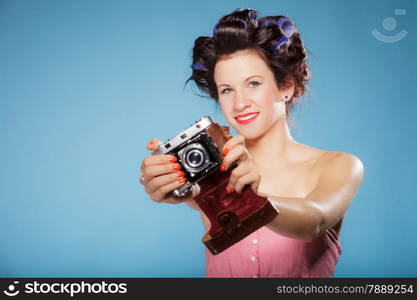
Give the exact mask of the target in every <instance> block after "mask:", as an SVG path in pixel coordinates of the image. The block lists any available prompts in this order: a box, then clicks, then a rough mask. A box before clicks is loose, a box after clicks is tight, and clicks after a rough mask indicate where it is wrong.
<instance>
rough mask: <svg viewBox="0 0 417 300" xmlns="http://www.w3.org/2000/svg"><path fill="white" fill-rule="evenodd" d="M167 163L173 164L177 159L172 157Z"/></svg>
mask: <svg viewBox="0 0 417 300" xmlns="http://www.w3.org/2000/svg"><path fill="white" fill-rule="evenodd" d="M169 161H170V162H173V163H174V162H177V161H178V159H177V158H176V157H175V156H173V157H171V158H170V159H169Z"/></svg>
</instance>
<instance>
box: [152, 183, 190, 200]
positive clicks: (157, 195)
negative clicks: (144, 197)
mask: <svg viewBox="0 0 417 300" xmlns="http://www.w3.org/2000/svg"><path fill="white" fill-rule="evenodd" d="M185 182H187V180H186V179H185V178H184V180H180V179H179V180H176V181H174V182H171V183H169V184H167V185H164V186H161V187H160V188H159V189H157V190H156V191H155V192H154V193H152V194H151V195H152V196H151V197H152V199H153V200H154V201H157V202H162V201H163V200H164V198H165V197H166V196H167V194H168V193H170V192H172V191H173V190H175V189H177V188H179V187H180V186H182V185H183V184H184V183H185Z"/></svg>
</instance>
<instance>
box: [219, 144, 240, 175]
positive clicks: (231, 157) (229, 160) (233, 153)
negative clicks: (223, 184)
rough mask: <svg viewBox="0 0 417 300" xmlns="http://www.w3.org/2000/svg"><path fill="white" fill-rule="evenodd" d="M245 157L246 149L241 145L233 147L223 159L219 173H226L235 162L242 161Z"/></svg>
mask: <svg viewBox="0 0 417 300" xmlns="http://www.w3.org/2000/svg"><path fill="white" fill-rule="evenodd" d="M245 155H246V148H245V146H243V145H242V144H239V145H237V146H235V147H234V148H233V149H232V150H230V152H229V153H227V155H226V156H225V157H224V158H223V162H222V165H221V166H220V170H221V171H226V170H227V169H228V168H229V167H230V166H231V165H232V164H233V163H234V162H235V161H238V160H241V161H242V160H243V159H242V158H244V157H245Z"/></svg>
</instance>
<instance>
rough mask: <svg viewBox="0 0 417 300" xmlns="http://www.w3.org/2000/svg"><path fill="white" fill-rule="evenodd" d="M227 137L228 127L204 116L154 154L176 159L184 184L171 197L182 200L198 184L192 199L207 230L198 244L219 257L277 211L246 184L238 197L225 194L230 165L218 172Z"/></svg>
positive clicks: (271, 217) (161, 146) (267, 221)
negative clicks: (208, 222) (181, 170)
mask: <svg viewBox="0 0 417 300" xmlns="http://www.w3.org/2000/svg"><path fill="white" fill-rule="evenodd" d="M230 138H231V135H230V133H229V128H228V127H226V126H220V125H219V124H217V123H215V122H213V121H212V120H211V118H210V117H208V116H205V117H202V118H201V119H200V120H198V121H197V122H195V123H194V124H193V125H192V126H191V127H190V128H188V129H186V130H184V131H183V132H181V133H180V134H178V135H177V136H176V137H174V138H173V139H171V140H169V141H168V142H166V143H164V144H161V145H160V146H159V147H158V149H156V150H155V151H154V153H155V154H170V155H174V156H175V157H177V159H178V162H179V163H180V164H181V165H182V169H183V171H184V172H185V173H186V178H187V179H188V182H185V183H184V184H183V185H182V186H180V187H179V188H177V189H176V190H173V191H172V192H171V195H172V196H174V198H179V199H181V198H186V197H189V196H190V195H191V194H192V188H193V185H194V184H196V183H198V185H199V186H200V192H199V193H198V195H195V196H194V200H195V202H196V203H197V205H198V206H199V208H200V209H201V211H202V212H203V213H204V215H205V216H206V217H207V218H208V219H209V221H210V225H211V226H210V230H209V231H208V232H206V234H205V235H204V236H203V239H202V242H203V243H204V244H205V245H206V247H207V248H208V249H209V250H210V252H211V253H212V254H219V253H220V252H222V251H224V250H225V249H227V248H229V247H230V246H232V245H233V244H235V243H237V242H239V241H240V240H242V239H243V238H244V237H246V236H248V235H249V234H251V233H252V232H254V231H255V230H257V229H258V228H260V227H262V226H264V225H266V224H268V223H269V222H271V221H272V220H273V219H274V218H275V216H277V214H278V212H279V210H278V209H277V208H276V207H275V206H274V205H273V204H272V203H271V202H270V201H268V199H267V198H266V197H262V196H259V195H257V194H256V193H255V192H254V191H253V189H252V188H251V187H250V185H246V186H245V187H244V188H243V190H242V192H241V193H240V194H237V193H236V192H232V193H231V194H228V193H226V187H227V185H228V182H229V179H230V176H231V172H232V171H233V169H234V168H235V167H236V166H237V163H234V164H232V165H231V166H229V168H228V169H227V170H226V171H221V170H220V164H221V163H222V161H223V156H222V154H221V153H220V151H221V149H223V146H224V144H225V143H226V142H227V141H228V140H229V139H230Z"/></svg>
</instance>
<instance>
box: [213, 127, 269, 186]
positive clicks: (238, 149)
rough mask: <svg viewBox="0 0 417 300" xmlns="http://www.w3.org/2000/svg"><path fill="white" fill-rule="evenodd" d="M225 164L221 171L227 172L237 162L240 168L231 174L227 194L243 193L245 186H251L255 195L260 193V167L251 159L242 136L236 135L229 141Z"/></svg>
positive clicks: (224, 151)
mask: <svg viewBox="0 0 417 300" xmlns="http://www.w3.org/2000/svg"><path fill="white" fill-rule="evenodd" d="M222 154H223V156H224V159H223V163H222V165H221V167H220V170H221V171H225V170H227V169H228V168H229V167H230V166H231V165H232V164H233V163H234V162H235V161H237V163H238V166H237V167H236V168H235V169H234V170H233V171H232V172H231V175H230V180H229V184H228V185H227V187H226V193H227V194H230V193H232V192H233V190H234V191H236V192H237V193H241V192H242V190H243V188H244V186H245V185H247V184H250V185H251V187H252V189H253V190H254V192H255V193H258V188H259V183H260V181H261V175H260V173H259V171H258V167H257V166H256V165H255V162H254V161H253V159H252V158H251V156H250V154H249V152H248V150H247V149H246V146H245V138H244V137H243V136H242V135H236V136H234V137H232V138H231V139H229V140H228V141H227V142H226V144H225V145H224V147H223V153H222Z"/></svg>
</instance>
